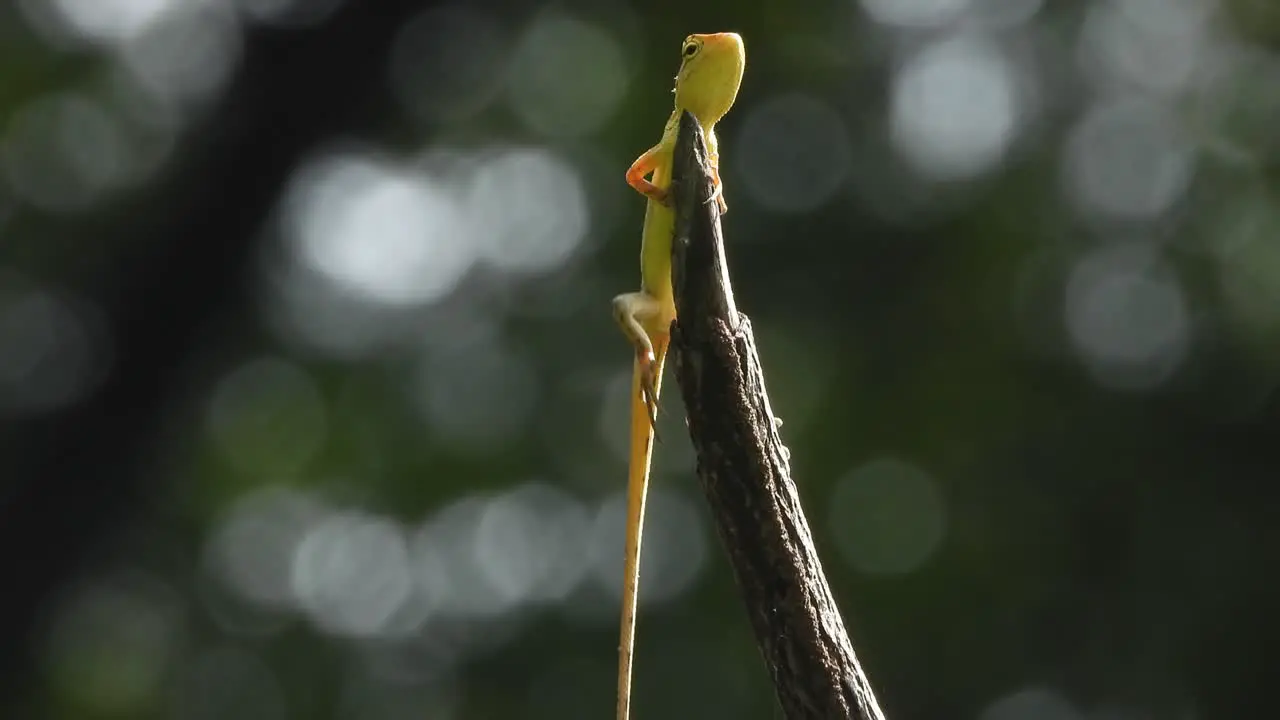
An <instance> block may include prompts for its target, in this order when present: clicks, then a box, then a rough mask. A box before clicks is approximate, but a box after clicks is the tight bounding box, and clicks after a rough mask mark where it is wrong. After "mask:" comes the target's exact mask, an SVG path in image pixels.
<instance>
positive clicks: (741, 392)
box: [672, 112, 884, 720]
mask: <svg viewBox="0 0 1280 720" xmlns="http://www.w3.org/2000/svg"><path fill="white" fill-rule="evenodd" d="M673 188H674V202H675V212H676V225H675V242H674V246H673V248H672V255H673V258H672V260H673V283H674V289H675V297H676V309H677V313H678V316H679V318H680V319H679V320H678V321H677V323H676V324H675V327H674V329H673V343H672V344H673V347H674V355H673V363H674V365H675V371H676V380H677V382H678V383H679V384H680V391H681V393H682V394H683V396H684V402H685V406H686V407H687V409H688V419H689V433H690V435H691V436H692V438H693V446H694V448H695V449H696V451H697V456H698V477H699V479H700V481H701V483H702V489H703V491H704V492H705V493H706V496H707V502H708V503H710V505H711V511H712V514H713V516H714V517H715V521H716V527H717V529H718V531H719V534H720V539H721V541H722V542H723V544H724V546H725V550H726V551H727V552H728V554H729V561H730V562H731V563H732V565H733V572H734V575H735V577H736V578H737V581H738V587H739V589H740V590H741V593H742V599H743V601H744V602H745V603H746V605H747V613H748V615H750V618H751V624H752V627H753V628H754V629H755V634H756V643H757V644H758V645H759V647H760V652H761V654H762V655H763V656H764V660H765V663H767V664H768V666H769V673H770V675H771V676H772V678H773V684H774V688H775V691H776V693H777V696H778V701H779V703H780V704H781V706H782V709H783V711H784V712H785V713H786V716H787V718H788V719H789V720H800V719H801V718H804V719H810V718H822V719H824V720H826V719H835V718H849V719H853V718H856V719H857V720H883V718H884V715H883V713H882V712H881V710H880V707H879V705H878V704H877V703H876V698H875V694H874V693H873V692H872V690H871V684H870V682H869V681H868V680H867V677H866V675H865V674H863V672H862V668H861V666H859V664H858V659H857V657H856V656H855V655H854V652H853V645H852V644H851V643H850V642H849V637H848V635H847V633H846V632H845V628H844V621H843V620H842V619H841V617H840V611H839V609H838V608H837V607H836V602H835V599H834V598H833V597H832V595H831V589H830V587H829V586H828V585H827V579H826V576H825V575H824V574H823V572H822V564H821V563H820V562H819V560H818V553H817V551H816V550H815V548H814V545H813V538H812V536H811V535H810V533H809V525H808V523H807V522H806V520H805V517H804V512H803V510H802V509H801V507H800V498H799V496H798V494H797V492H796V486H795V484H794V483H793V482H792V481H791V468H790V464H789V461H788V452H787V449H786V448H785V447H784V446H783V444H782V440H781V438H780V437H779V436H778V430H777V428H778V425H779V424H780V421H777V420H775V419H774V415H773V410H772V409H771V408H770V405H769V397H768V395H767V394H766V393H765V387H764V376H763V374H762V373H761V370H760V361H759V359H758V358H757V356H756V350H755V342H754V340H753V339H752V336H751V324H750V322H749V321H748V320H747V318H746V317H745V316H743V315H740V314H739V313H738V311H737V308H736V307H735V305H734V302H733V291H732V289H731V287H730V283H729V273H728V268H727V266H726V263H725V256H724V241H723V238H722V236H721V231H720V218H719V214H718V212H717V209H716V203H715V202H714V201H713V200H711V199H710V198H711V192H712V183H711V173H710V166H709V164H708V161H707V150H706V145H705V141H704V139H703V134H702V130H701V128H700V127H699V126H698V123H697V121H696V120H695V119H694V118H693V116H692V115H691V114H689V113H688V112H685V113H684V114H683V117H681V119H680V135H679V139H678V141H677V143H676V149H675V167H674V169H673Z"/></svg>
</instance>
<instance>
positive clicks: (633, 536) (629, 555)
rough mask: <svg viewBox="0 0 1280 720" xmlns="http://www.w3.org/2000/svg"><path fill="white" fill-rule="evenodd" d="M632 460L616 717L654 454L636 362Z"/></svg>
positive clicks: (663, 348)
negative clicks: (645, 504)
mask: <svg viewBox="0 0 1280 720" xmlns="http://www.w3.org/2000/svg"><path fill="white" fill-rule="evenodd" d="M670 339H671V336H670V335H669V334H667V333H662V334H656V333H655V334H651V335H650V341H651V342H652V343H653V357H654V360H655V363H654V368H653V370H654V373H653V378H654V380H653V400H654V402H655V404H656V403H657V400H658V391H659V390H660V389H661V387H662V366H663V363H664V362H665V361H666V358H667V345H668V343H669V342H670ZM631 375H632V380H631V460H630V467H629V469H628V474H627V549H626V571H625V576H624V579H623V587H622V642H621V645H620V647H619V648H618V720H628V718H629V716H630V715H631V660H632V656H633V654H634V650H635V641H636V599H637V597H638V594H639V589H640V539H641V533H642V531H643V530H644V501H645V496H646V495H647V494H648V491H649V465H650V461H651V459H652V457H653V438H654V433H653V422H652V418H651V417H650V416H649V408H648V406H647V405H646V404H645V401H644V393H642V392H641V390H642V388H641V387H640V383H641V378H642V377H643V373H641V371H640V363H639V361H637V362H636V365H635V368H634V370H633V371H632V373H631Z"/></svg>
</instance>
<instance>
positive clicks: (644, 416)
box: [613, 32, 746, 720]
mask: <svg viewBox="0 0 1280 720" xmlns="http://www.w3.org/2000/svg"><path fill="white" fill-rule="evenodd" d="M680 56H681V62H680V70H679V72H678V73H677V74H676V77H675V88H674V89H673V90H672V92H673V93H674V94H675V108H674V109H673V110H672V112H671V117H670V118H669V119H668V120H667V124H666V127H665V129H664V130H663V132H662V139H661V140H659V141H658V144H657V145H654V146H653V147H651V148H649V149H648V150H646V151H645V152H644V153H643V154H642V155H640V157H639V158H637V159H636V160H635V162H633V163H632V164H631V167H630V168H629V169H628V170H627V174H626V180H627V184H628V185H630V186H631V187H632V188H634V189H635V190H636V191H637V192H639V193H640V194H641V195H643V196H644V197H645V198H646V199H647V200H646V203H645V216H644V230H643V233H642V235H641V248H640V290H639V291H638V292H630V293H624V294H622V295H618V296H617V297H615V298H614V299H613V314H614V318H615V319H616V320H617V322H618V325H619V326H620V327H621V328H622V332H623V334H624V335H626V337H627V339H628V340H630V341H631V344H632V345H633V346H634V348H635V361H634V363H633V370H632V380H631V424H630V451H629V468H628V480H627V530H626V549H625V562H624V565H625V569H624V580H623V593H622V617H621V623H620V625H621V642H620V645H619V648H618V713H617V720H627V719H628V717H629V715H630V712H631V668H632V660H633V656H634V648H635V628H636V600H637V596H638V591H639V585H640V541H641V534H642V531H643V526H644V506H645V496H646V494H647V493H648V485H649V468H650V462H651V460H652V456H653V441H654V425H655V423H656V422H657V412H658V392H659V390H660V389H661V384H662V368H663V362H664V361H665V359H666V354H667V347H668V345H669V343H670V340H671V335H670V332H671V323H672V321H674V320H675V318H676V306H675V298H674V293H673V291H672V288H671V245H672V237H673V233H674V231H675V215H674V213H673V211H672V208H671V202H670V198H669V196H668V190H669V188H670V185H671V166H672V162H673V154H674V151H675V145H676V133H677V132H678V130H679V127H680V116H681V113H682V112H683V111H685V110H688V111H689V112H691V113H693V115H694V117H696V118H697V120H698V124H699V125H701V126H702V131H703V133H704V134H705V136H706V144H707V154H708V159H709V160H710V164H711V168H712V173H713V174H712V178H713V181H714V188H715V190H714V192H713V194H712V199H713V200H715V201H716V203H717V205H718V209H719V212H720V214H722V215H723V214H724V213H725V212H726V211H727V210H728V205H727V204H726V203H725V200H724V193H723V192H722V191H721V182H720V172H719V166H720V163H719V159H720V155H719V145H718V143H717V141H716V134H715V124H716V123H717V122H718V121H719V120H720V118H722V117H724V115H725V113H727V112H728V111H729V108H730V107H732V106H733V102H734V100H735V99H736V98H737V96H738V87H739V86H740V85H741V84H742V75H743V72H744V70H745V69H746V47H745V45H744V44H743V42H742V37H741V36H739V35H738V34H737V33H731V32H723V33H714V34H707V35H690V36H688V37H687V38H685V40H684V43H683V44H682V45H681V47H680ZM646 178H652V179H646Z"/></svg>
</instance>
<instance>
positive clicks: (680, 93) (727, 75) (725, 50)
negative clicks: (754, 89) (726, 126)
mask: <svg viewBox="0 0 1280 720" xmlns="http://www.w3.org/2000/svg"><path fill="white" fill-rule="evenodd" d="M680 57H681V62H680V72H679V73H677V74H676V89H675V94H676V107H678V108H683V109H685V110H688V111H690V112H692V113H693V114H694V115H695V116H697V118H698V122H700V123H702V124H703V125H704V126H706V125H712V124H714V123H715V122H716V121H718V120H719V119H720V118H722V117H724V114H725V113H727V112H729V108H730V107H732V106H733V101H734V99H735V98H736V97H737V96H738V86H739V85H741V84H742V72H743V70H745V69H746V66H747V49H746V47H745V46H744V45H743V44H742V37H741V36H740V35H738V34H737V33H731V32H726V33H714V34H711V35H690V36H689V37H687V38H685V39H684V44H683V45H682V46H681V47H680Z"/></svg>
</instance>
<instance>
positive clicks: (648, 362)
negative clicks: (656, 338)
mask: <svg viewBox="0 0 1280 720" xmlns="http://www.w3.org/2000/svg"><path fill="white" fill-rule="evenodd" d="M638 360H639V361H640V398H641V399H642V400H644V404H645V407H646V408H647V409H648V411H649V424H650V425H652V426H653V429H654V433H655V435H656V434H657V430H658V381H657V377H656V376H655V375H654V366H655V365H656V364H657V362H656V361H655V360H654V357H653V353H652V352H651V351H649V350H640V351H639V353H638Z"/></svg>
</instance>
